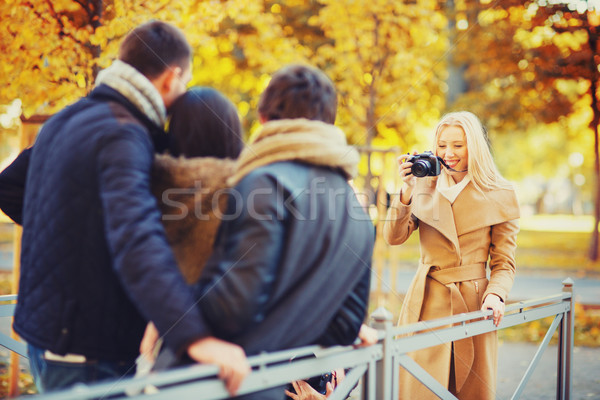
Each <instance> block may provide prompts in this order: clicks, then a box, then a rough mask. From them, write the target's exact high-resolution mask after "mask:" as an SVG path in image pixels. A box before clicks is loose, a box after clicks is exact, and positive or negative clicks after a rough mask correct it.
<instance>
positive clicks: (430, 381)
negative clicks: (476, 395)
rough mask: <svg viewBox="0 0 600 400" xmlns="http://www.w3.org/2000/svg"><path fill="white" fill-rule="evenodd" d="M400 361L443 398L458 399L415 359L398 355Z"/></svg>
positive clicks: (397, 358) (444, 399) (443, 399)
mask: <svg viewBox="0 0 600 400" xmlns="http://www.w3.org/2000/svg"><path fill="white" fill-rule="evenodd" d="M396 360H397V361H398V363H399V364H400V365H401V366H402V367H404V368H405V369H406V370H407V371H408V372H410V373H411V374H412V376H414V377H415V378H416V379H417V380H419V382H421V383H422V384H423V385H425V386H426V387H427V388H428V389H429V390H431V391H432V392H433V393H434V394H435V395H436V396H438V397H439V398H440V399H442V400H457V399H456V397H454V395H453V394H452V393H450V392H449V391H448V389H446V388H445V387H444V386H442V385H441V384H440V383H439V382H438V381H437V380H436V379H434V378H433V377H432V376H431V375H429V373H428V372H427V371H425V370H424V369H423V367H421V366H420V365H419V364H418V363H417V362H416V361H415V360H413V359H412V358H410V357H409V356H408V355H406V354H402V355H400V356H397V357H396Z"/></svg>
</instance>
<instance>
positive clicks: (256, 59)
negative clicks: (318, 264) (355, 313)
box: [0, 0, 600, 346]
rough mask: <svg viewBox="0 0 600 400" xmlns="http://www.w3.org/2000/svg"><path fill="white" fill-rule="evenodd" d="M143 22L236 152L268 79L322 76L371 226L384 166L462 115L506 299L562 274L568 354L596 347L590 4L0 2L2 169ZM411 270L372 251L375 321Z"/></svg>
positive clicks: (598, 13) (380, 202) (7, 261)
mask: <svg viewBox="0 0 600 400" xmlns="http://www.w3.org/2000/svg"><path fill="white" fill-rule="evenodd" d="M152 18H155V19H163V20H166V21H170V22H172V23H174V24H175V25H177V26H179V27H180V28H182V29H183V30H184V32H185V33H186V36H187V37H188V40H189V41H190V43H191V44H192V47H193V49H194V60H193V61H194V66H193V79H192V82H191V85H203V86H211V87H214V88H217V89H218V90H220V91H222V92H224V93H225V94H226V95H227V96H228V97H229V98H230V99H231V100H232V101H233V102H234V103H235V104H236V105H237V107H238V110H239V113H240V116H241V118H242V120H243V124H244V131H245V135H246V136H247V137H250V136H251V135H252V134H253V132H255V131H256V129H257V126H258V120H257V114H256V108H257V102H258V96H259V94H260V93H261V92H262V90H263V89H264V88H265V87H266V84H267V83H268V80H269V76H270V74H271V73H273V72H274V71H276V70H277V69H279V68H280V67H282V66H284V65H286V64H289V63H291V62H303V63H309V64H312V65H315V66H317V67H319V68H321V69H323V70H324V71H325V72H326V73H327V75H328V76H329V77H330V78H331V79H332V80H333V81H334V82H335V84H336V87H337V89H338V92H339V108H338V118H337V122H336V124H337V125H338V126H339V127H340V128H342V129H343V130H344V132H346V134H347V137H348V141H349V142H350V143H352V144H354V145H355V146H357V147H358V148H359V150H360V151H361V154H362V158H361V164H360V177H359V178H358V179H357V180H356V182H355V183H356V185H357V186H358V187H359V188H360V189H361V190H362V191H363V192H364V193H365V196H366V198H367V202H368V203H369V207H370V212H371V216H372V217H373V220H374V221H375V222H377V221H379V220H380V219H381V217H382V215H384V213H385V205H386V203H387V198H388V194H390V193H393V192H395V191H396V190H397V185H398V182H397V178H396V172H397V168H396V161H395V159H396V157H397V156H398V155H399V154H401V153H406V152H408V151H410V152H412V151H413V150H416V151H419V152H421V151H423V150H427V149H429V148H430V145H431V140H432V135H433V127H434V126H435V124H436V122H437V121H438V120H439V118H440V117H441V116H442V115H443V114H445V113H446V112H449V111H455V110H469V111H472V112H474V113H475V114H477V115H478V116H479V117H480V118H481V120H482V121H483V123H484V125H486V127H487V129H488V132H489V134H490V139H491V143H492V147H493V153H494V156H495V160H496V163H497V165H498V167H499V169H500V171H501V172H502V173H503V174H504V176H505V177H507V178H508V179H509V180H511V181H512V182H513V183H514V184H515V186H516V188H517V192H518V196H519V201H520V204H521V207H522V215H523V218H522V220H521V229H522V230H521V233H520V234H519V238H518V245H519V248H518V253H517V264H518V270H519V275H518V278H517V282H516V284H515V290H516V291H517V292H516V294H515V296H513V299H519V297H527V296H528V295H531V296H534V295H535V294H536V293H537V292H536V291H535V289H536V288H539V287H540V286H545V283H542V284H540V282H542V281H540V279H542V278H556V280H557V281H556V280H555V281H552V282H549V283H548V285H550V286H551V287H550V288H549V289H548V290H550V291H551V292H552V293H554V292H558V291H560V280H561V279H564V278H565V277H567V276H571V277H572V278H574V279H575V280H576V290H577V285H578V284H579V283H581V284H582V286H581V289H582V290H581V292H580V293H581V294H580V297H579V298H578V300H579V303H580V305H579V307H580V308H581V309H580V312H579V313H578V315H579V316H580V317H578V318H579V320H578V324H577V326H578V327H579V329H580V332H579V336H578V337H579V339H576V340H579V344H585V345H588V346H599V345H600V328H599V325H600V317H599V316H598V307H599V306H600V284H599V283H598V282H600V262H599V261H598V248H599V247H598V220H599V218H600V203H599V201H600V199H599V196H598V193H599V186H598V179H599V174H600V168H599V154H598V149H599V145H598V124H599V121H600V105H599V103H598V100H599V92H598V84H599V83H600V79H599V78H600V51H599V45H598V33H599V30H600V1H599V0H590V1H579V0H573V1H559V0H536V1H517V0H449V1H432V0H412V1H401V0H314V1H308V0H306V1H302V0H286V1H270V0H269V1H267V0H220V1H215V0H212V1H198V0H196V1H193V0H145V1H143V2H141V1H140V2H136V1H131V0H104V1H101V0H94V1H87V0H52V1H46V0H29V1H25V0H4V1H3V2H1V3H0V49H1V51H0V170H2V169H3V168H4V167H5V166H7V165H8V164H9V163H10V162H11V161H12V160H13V159H14V158H15V157H16V156H17V154H18V153H19V151H20V150H21V148H23V147H25V146H28V145H30V144H31V143H32V142H33V141H34V140H35V134H36V132H37V131H38V129H39V127H40V126H41V124H42V123H43V122H44V121H45V120H46V119H47V117H48V116H49V115H52V114H53V113H55V112H56V111H58V110H60V109H61V108H63V107H64V106H66V105H68V104H70V103H72V102H74V101H75V100H77V99H78V98H79V97H81V96H84V95H86V94H87V93H88V92H89V91H90V90H91V89H92V88H93V85H94V79H95V77H96V75H97V73H98V71H99V70H101V69H102V68H105V67H107V66H108V65H110V63H111V61H112V60H113V59H114V58H115V57H116V52H117V48H118V44H119V42H120V39H121V38H122V37H123V36H124V35H125V34H126V33H127V32H128V31H129V30H130V29H132V28H133V27H135V26H136V25H138V24H140V23H142V22H145V21H147V20H149V19H152ZM0 214H1V213H0ZM0 222H2V223H0V268H1V269H2V270H4V272H2V273H1V274H2V276H3V277H4V278H2V279H0V293H10V292H14V290H15V287H14V284H13V282H12V279H13V278H14V276H13V275H12V270H13V258H14V251H13V246H14V244H13V240H14V238H15V234H14V231H15V230H14V227H13V225H12V224H11V223H10V221H9V220H8V219H7V218H6V217H5V216H3V215H0ZM417 260H418V242H417V241H416V238H411V240H410V241H409V242H408V243H407V244H405V245H403V246H399V247H396V248H389V247H388V246H386V245H385V244H384V243H383V242H382V241H381V240H378V242H377V249H376V254H375V260H374V261H375V263H374V265H375V274H376V277H377V279H376V280H375V283H374V287H373V296H374V301H373V304H374V306H378V305H384V306H386V307H388V308H389V309H390V310H392V311H393V313H394V314H395V315H397V312H398V311H399V305H400V303H401V299H402V293H403V288H404V285H406V286H407V285H408V281H409V280H410V277H411V276H412V273H413V271H414V267H415V266H416V264H417ZM521 277H523V278H522V279H521ZM528 279H529V280H528ZM556 282H558V284H556ZM584 283H585V284H584ZM517 284H520V285H521V286H519V285H517ZM555 284H556V286H554V285H555ZM586 284H587V285H589V287H588V286H585V285H586ZM586 287H587V288H588V289H587V292H586V289H585V288H586ZM519 290H520V292H519ZM538 325H539V324H538ZM542 328H543V327H539V326H537V327H536V326H534V327H533V328H531V327H529V328H527V329H528V330H524V331H523V330H521V331H518V332H517V331H513V332H512V333H511V332H509V333H507V334H506V338H507V339H508V338H509V337H513V336H514V337H518V338H520V339H523V338H525V339H527V338H534V339H535V338H537V337H539V330H540V329H542ZM511 335H512V336H511ZM536 335H537V336H536ZM576 343H577V342H576Z"/></svg>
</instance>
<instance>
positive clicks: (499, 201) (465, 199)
mask: <svg viewBox="0 0 600 400" xmlns="http://www.w3.org/2000/svg"><path fill="white" fill-rule="evenodd" d="M437 179H438V178H437V177H426V178H419V179H417V185H416V187H415V191H414V194H413V206H412V213H413V214H414V215H415V217H417V218H418V219H419V220H420V221H422V222H424V223H426V224H427V225H430V226H432V227H433V228H435V229H436V230H438V231H439V232H440V233H441V234H442V235H444V236H445V237H446V238H448V240H450V242H451V243H452V244H453V245H454V247H455V248H456V251H457V253H458V255H459V257H460V245H459V242H458V237H459V236H461V235H463V234H465V233H469V232H472V231H475V230H478V229H481V228H483V227H486V226H493V225H496V224H500V223H502V222H506V221H510V220H514V219H517V218H519V203H518V201H517V197H516V194H515V192H514V190H512V189H511V188H505V189H495V190H489V191H480V190H477V189H476V188H475V186H474V185H473V182H469V183H468V184H467V185H466V186H465V188H464V189H463V190H462V191H461V192H460V194H459V195H458V196H457V198H456V200H455V201H454V203H453V204H451V203H450V201H449V200H448V199H447V198H446V197H444V196H443V195H442V194H441V193H440V192H439V191H438V190H437V189H436V186H437Z"/></svg>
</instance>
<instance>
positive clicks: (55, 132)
mask: <svg viewBox="0 0 600 400" xmlns="http://www.w3.org/2000/svg"><path fill="white" fill-rule="evenodd" d="M165 139H166V137H165V134H164V132H163V131H162V129H160V128H159V127H157V126H156V125H154V124H153V123H152V122H151V121H150V120H149V119H147V118H146V117H145V116H144V115H143V114H142V113H141V112H140V111H139V110H137V109H136V108H135V107H134V106H133V105H132V104H131V103H130V102H129V101H128V100H126V99H125V98H124V97H123V96H121V95H120V94H119V93H118V92H116V91H114V90H113V89H111V88H109V87H107V86H103V85H102V86H100V87H98V88H97V89H95V90H94V91H93V92H92V93H91V94H90V95H89V96H88V97H86V98H83V99H81V100H80V101H78V102H77V103H75V104H73V105H71V106H69V107H67V108H65V109H64V110H62V111H61V112H60V113H58V114H56V115H55V116H53V117H52V118H51V119H49V120H48V121H47V122H46V123H45V124H44V126H43V128H42V130H41V131H40V134H39V135H38V138H37V141H36V143H35V146H34V147H33V150H32V153H31V159H30V162H29V171H28V173H27V181H26V185H25V186H26V188H27V190H26V191H25V201H24V209H23V213H22V214H23V239H22V253H21V280H20V286H19V301H18V304H17V308H16V312H15V322H14V328H15V330H16V331H17V333H19V335H21V336H22V337H23V338H24V339H25V340H26V341H28V342H30V343H32V344H34V345H35V346H37V347H41V348H44V349H49V350H50V351H52V352H55V353H58V354H64V353H76V354H83V355H85V356H87V357H88V358H91V359H101V360H123V361H129V360H132V359H134V358H135V357H136V356H137V354H138V349H139V343H140V339H141V337H142V334H143V330H144V327H145V324H146V321H147V320H152V321H154V322H155V323H156V325H157V327H158V329H159V331H160V332H161V333H163V334H164V333H166V336H165V339H166V343H167V344H168V345H169V346H171V347H173V348H174V349H176V350H181V349H183V348H184V346H185V345H186V344H188V343H190V342H191V341H193V340H194V339H197V338H199V337H201V336H206V335H208V334H209V332H208V331H207V330H206V328H205V327H204V325H203V324H202V321H201V317H200V314H199V311H198V310H197V308H196V307H194V298H193V293H192V291H191V289H190V287H188V286H187V285H186V284H185V282H184V280H183V278H182V276H181V274H180V272H179V270H178V268H177V265H176V262H175V259H174V256H173V254H172V251H171V249H170V247H169V245H168V243H167V240H166V238H165V235H164V230H163V227H162V225H161V221H160V212H159V210H158V208H157V205H156V202H155V200H154V197H153V196H152V195H151V192H150V182H149V179H150V170H151V167H152V162H153V157H154V153H155V146H156V145H158V146H163V145H164V144H165V143H166V142H165Z"/></svg>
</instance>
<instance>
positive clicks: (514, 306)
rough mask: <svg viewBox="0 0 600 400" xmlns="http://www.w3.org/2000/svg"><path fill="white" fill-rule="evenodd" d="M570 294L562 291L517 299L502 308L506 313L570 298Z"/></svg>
mask: <svg viewBox="0 0 600 400" xmlns="http://www.w3.org/2000/svg"><path fill="white" fill-rule="evenodd" d="M571 296H572V294H571V293H568V292H562V293H559V294H555V295H552V296H546V297H540V298H536V299H531V300H524V301H518V302H515V303H510V304H507V305H506V308H505V309H504V312H505V313H508V312H512V311H515V310H520V309H523V308H530V307H536V306H540V305H543V304H546V303H556V302H560V301H563V300H567V299H570V298H571Z"/></svg>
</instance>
